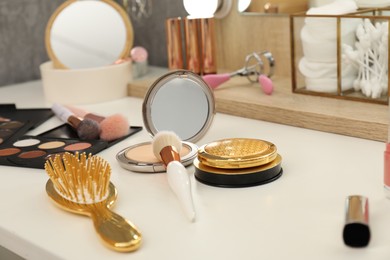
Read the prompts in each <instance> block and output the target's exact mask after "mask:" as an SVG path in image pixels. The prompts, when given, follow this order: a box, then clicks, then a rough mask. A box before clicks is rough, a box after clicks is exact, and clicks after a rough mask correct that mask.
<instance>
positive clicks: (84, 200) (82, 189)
mask: <svg viewBox="0 0 390 260" xmlns="http://www.w3.org/2000/svg"><path fill="white" fill-rule="evenodd" d="M45 170H46V172H47V174H48V175H49V177H50V179H51V181H52V182H53V184H54V187H55V189H56V191H57V192H58V193H59V194H60V195H61V196H62V197H64V198H65V199H67V200H70V201H72V202H75V203H81V204H92V203H97V202H100V201H103V200H105V199H106V198H107V196H108V193H109V191H108V186H109V183H110V175H111V167H110V165H109V164H108V163H107V162H106V161H105V160H104V159H102V158H100V157H98V156H92V155H91V154H89V155H88V156H87V155H86V154H85V153H82V154H78V153H76V154H71V153H65V154H62V155H56V156H55V157H54V159H53V158H50V159H49V160H47V161H46V163H45Z"/></svg>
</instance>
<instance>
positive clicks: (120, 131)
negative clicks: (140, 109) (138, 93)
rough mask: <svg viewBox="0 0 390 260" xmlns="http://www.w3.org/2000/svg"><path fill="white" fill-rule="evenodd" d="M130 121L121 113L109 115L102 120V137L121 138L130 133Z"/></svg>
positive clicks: (107, 138)
mask: <svg viewBox="0 0 390 260" xmlns="http://www.w3.org/2000/svg"><path fill="white" fill-rule="evenodd" d="M129 127H130V125H129V122H128V120H127V118H126V117H124V116H123V115H121V114H114V115H112V116H108V117H106V118H105V119H103V121H101V122H100V129H101V133H100V139H102V140H105V141H112V140H116V139H118V138H121V137H123V136H125V135H127V134H128V133H129Z"/></svg>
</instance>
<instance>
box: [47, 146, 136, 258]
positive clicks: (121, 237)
mask: <svg viewBox="0 0 390 260" xmlns="http://www.w3.org/2000/svg"><path fill="white" fill-rule="evenodd" d="M45 170H46V172H47V174H48V175H49V177H50V179H49V180H48V181H47V183H46V192H47V194H48V195H49V197H50V198H51V199H52V200H53V201H54V202H55V203H56V204H57V205H58V206H59V207H61V208H62V209H65V210H67V211H70V212H72V213H77V214H82V215H87V216H90V217H91V218H92V220H93V223H94V226H95V230H96V232H97V233H98V235H99V237H100V238H101V239H102V241H103V243H104V244H105V245H106V246H108V247H109V248H111V249H113V250H116V251H120V252H130V251H134V250H136V249H138V248H139V246H140V243H141V238H142V236H141V233H140V232H139V231H138V230H137V228H136V227H135V226H134V225H133V224H132V223H130V222H129V221H128V220H126V219H124V218H123V217H121V216H119V215H118V214H116V213H114V212H112V211H111V210H110V209H109V208H110V207H112V206H113V205H114V203H115V200H116V197H117V191H116V188H115V186H114V185H113V184H112V183H111V182H110V175H111V167H110V165H109V164H108V163H107V162H106V161H105V160H103V159H102V158H100V157H98V156H92V155H91V154H90V155H88V156H87V155H86V154H85V153H82V154H80V155H79V154H78V153H76V154H71V153H65V154H62V155H56V156H55V157H54V158H50V159H49V160H47V161H46V163H45Z"/></svg>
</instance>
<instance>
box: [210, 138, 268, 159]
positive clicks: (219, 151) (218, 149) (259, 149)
mask: <svg viewBox="0 0 390 260" xmlns="http://www.w3.org/2000/svg"><path fill="white" fill-rule="evenodd" d="M268 149H269V144H267V143H265V142H263V141H261V140H255V139H229V140H223V141H221V142H214V143H211V144H209V145H207V146H206V147H205V151H206V152H207V153H208V154H210V155H214V156H219V157H225V158H226V157H228V158H235V157H246V156H252V155H257V154H261V153H263V152H265V151H267V150H268Z"/></svg>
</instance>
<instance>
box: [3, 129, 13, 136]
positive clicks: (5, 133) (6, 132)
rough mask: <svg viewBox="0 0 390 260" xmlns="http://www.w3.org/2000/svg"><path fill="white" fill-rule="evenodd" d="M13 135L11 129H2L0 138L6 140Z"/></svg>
mask: <svg viewBox="0 0 390 260" xmlns="http://www.w3.org/2000/svg"><path fill="white" fill-rule="evenodd" d="M11 134H12V131H11V130H9V129H0V137H2V138H6V137H8V136H10V135H11Z"/></svg>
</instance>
